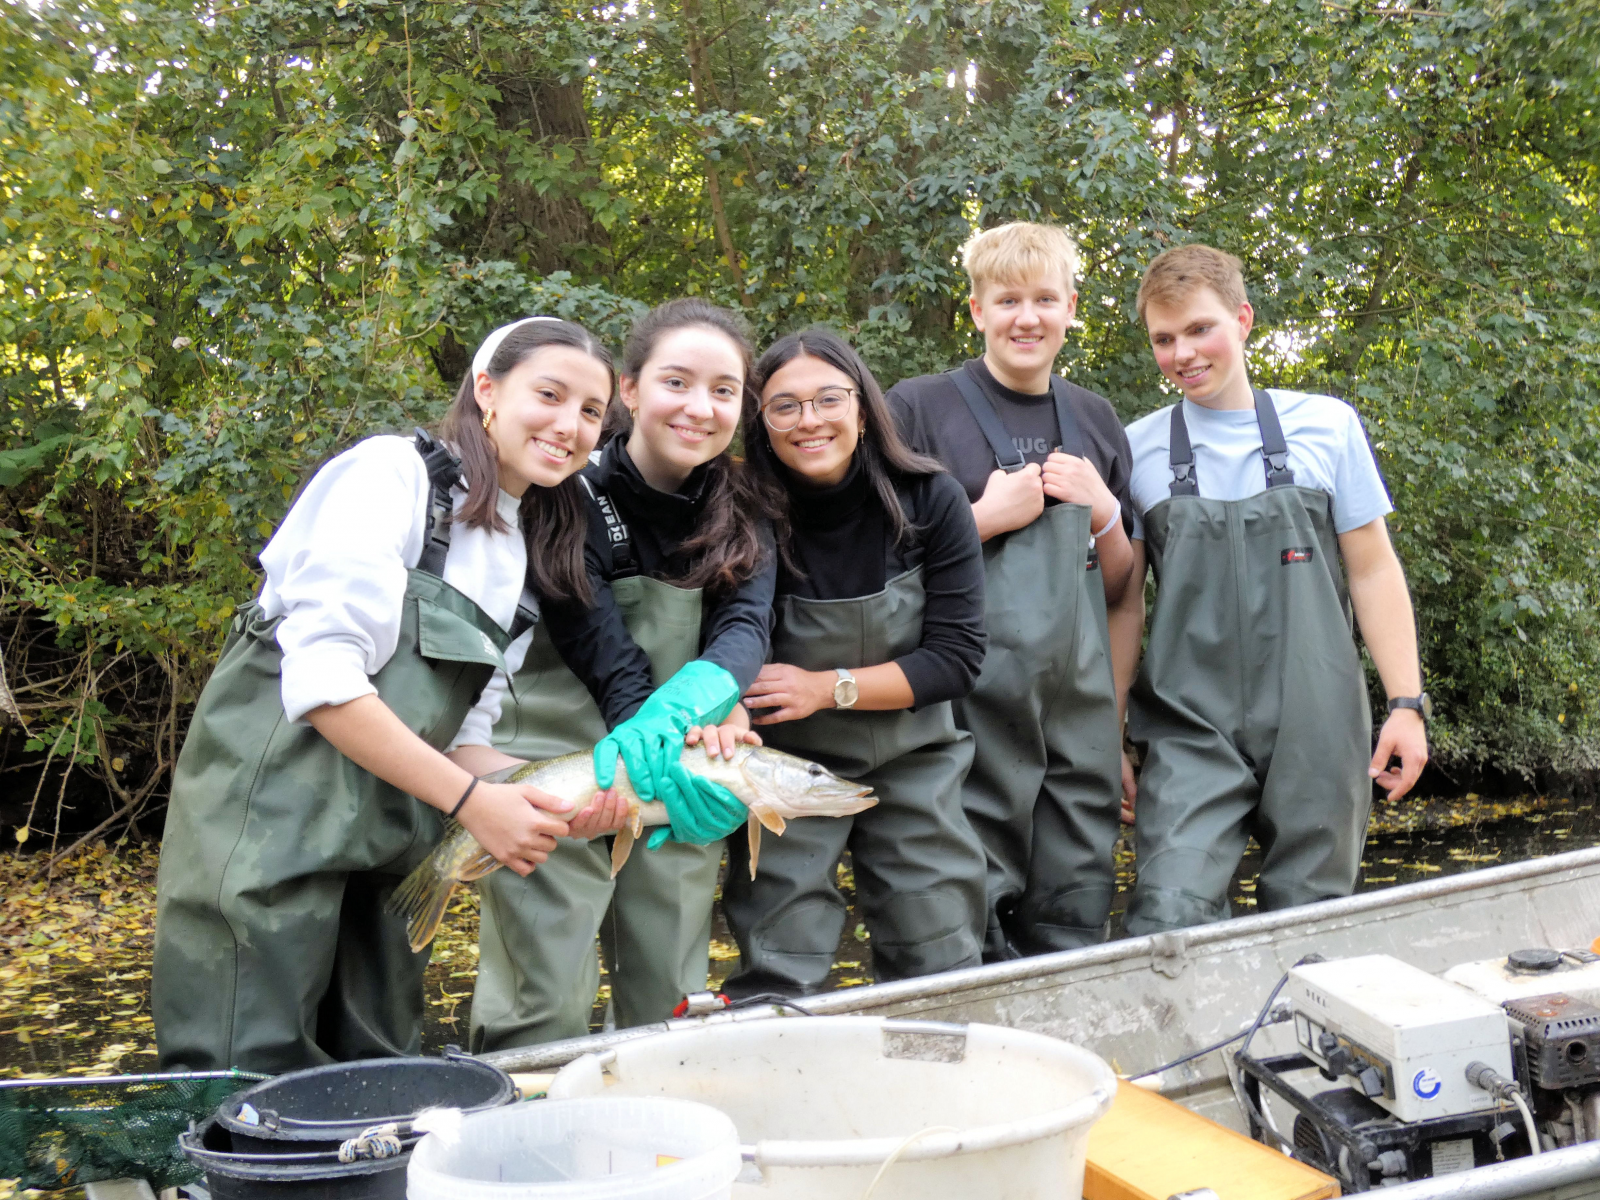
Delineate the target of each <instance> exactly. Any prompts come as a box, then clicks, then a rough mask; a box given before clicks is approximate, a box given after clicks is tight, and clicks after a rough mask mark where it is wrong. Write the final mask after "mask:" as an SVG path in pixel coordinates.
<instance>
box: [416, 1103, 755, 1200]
mask: <svg viewBox="0 0 1600 1200" xmlns="http://www.w3.org/2000/svg"><path fill="white" fill-rule="evenodd" d="M738 1173H739V1139H738V1134H736V1133H735V1132H734V1127H733V1122H732V1121H730V1120H729V1119H728V1118H727V1117H726V1116H724V1115H723V1114H722V1113H720V1112H718V1111H717V1110H716V1109H714V1108H708V1107H706V1106H705V1105H704V1104H693V1103H691V1102H689V1101H687V1100H671V1099H663V1098H661V1097H651V1098H648V1099H646V1098H627V1097H621V1096H615V1097H613V1096H607V1097H596V1098H593V1099H586V1100H561V1101H556V1100H537V1101H532V1102H530V1103H526V1104H514V1105H512V1106H510V1107H509V1108H500V1109H496V1110H494V1111H493V1112H486V1113H480V1114H477V1115H475V1116H471V1117H467V1118H466V1119H465V1120H463V1121H462V1122H461V1125H460V1128H459V1131H458V1132H457V1133H455V1135H454V1136H450V1135H447V1134H446V1133H444V1132H438V1133H430V1134H429V1135H428V1136H427V1137H425V1138H423V1139H422V1140H421V1141H420V1142H418V1143H417V1147H416V1149H415V1150H414V1151H413V1152H412V1154H411V1164H410V1166H409V1167H407V1169H406V1196H407V1200H723V1198H725V1197H727V1196H728V1195H729V1188H730V1187H731V1185H732V1183H733V1177H734V1176H735V1175H737V1174H738Z"/></svg>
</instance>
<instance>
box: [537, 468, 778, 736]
mask: <svg viewBox="0 0 1600 1200" xmlns="http://www.w3.org/2000/svg"><path fill="white" fill-rule="evenodd" d="M583 473H584V474H585V475H586V476H588V478H589V479H591V480H592V481H593V482H594V484H595V486H596V487H598V488H599V489H600V490H601V491H603V492H605V493H606V494H607V495H608V496H609V497H610V498H611V502H612V504H614V505H615V506H616V511H617V514H618V515H619V516H620V517H621V518H622V520H623V521H624V522H625V523H626V524H627V526H628V533H629V535H630V541H631V543H632V546H633V552H634V554H635V555H636V556H637V560H638V564H639V568H640V570H641V572H642V573H643V574H645V575H648V576H650V577H651V578H652V579H661V580H664V581H666V582H668V583H671V582H672V581H673V580H675V579H681V578H682V577H683V576H684V575H686V574H688V572H689V571H690V569H692V567H693V566H694V563H693V561H692V560H690V558H689V557H688V556H687V555H685V554H684V553H683V551H682V549H681V547H682V545H683V543H684V542H685V541H687V540H688V539H689V538H690V537H692V536H693V535H694V531H695V528H696V526H697V525H698V524H699V521H700V513H701V510H702V509H703V508H704V507H705V502H706V499H707V496H706V493H707V491H708V490H709V489H708V487H707V480H706V475H707V472H706V468H705V467H697V468H695V470H694V471H693V472H691V473H690V475H689V478H688V479H686V480H685V481H684V484H683V486H682V487H680V488H679V489H678V490H677V491H676V492H673V493H671V494H670V495H669V494H667V493H665V492H658V491H656V490H655V489H654V488H652V487H651V486H650V485H649V484H647V483H646V482H645V481H644V477H643V476H642V475H640V474H639V468H638V467H636V466H634V463H633V459H632V458H631V457H629V455H628V450H627V445H626V439H625V438H621V437H618V438H614V439H612V440H611V441H610V442H608V443H607V444H606V448H605V450H604V452H603V453H602V454H601V456H600V461H599V463H597V464H594V465H591V466H587V467H585V468H584V469H583ZM585 507H586V508H587V509H588V511H589V530H588V538H587V541H586V543H585V545H584V561H585V564H586V565H587V567H588V574H589V586H590V587H591V588H592V589H593V590H594V594H595V603H594V606H593V607H592V608H586V607H585V606H584V605H582V604H579V603H578V602H577V601H574V600H565V601H549V600H546V601H544V604H543V609H544V623H545V628H546V629H547V630H548V631H549V634H550V641H551V642H552V644H554V646H555V648H556V651H557V652H558V653H559V654H560V655H561V658H562V660H563V661H564V662H565V663H566V664H567V666H568V667H569V668H571V670H572V673H573V674H574V675H576V676H577V677H578V678H579V679H581V680H582V681H583V685H584V686H585V687H587V688H588V689H589V694H590V695H592V696H593V697H594V698H595V703H597V704H598V705H599V706H600V713H601V715H602V716H604V717H605V722H606V728H608V729H615V728H616V727H617V726H618V725H620V724H621V723H622V722H623V721H625V720H627V719H628V718H629V717H631V716H633V714H634V713H636V712H638V711H639V706H640V705H641V704H643V703H644V702H645V701H646V700H648V699H649V698H650V693H651V692H653V691H655V680H654V678H653V676H652V675H651V672H650V659H649V657H648V656H647V655H646V654H645V652H644V651H643V650H641V649H640V648H639V644H638V643H637V642H635V641H634V640H633V635H632V634H630V633H629V632H628V627H627V625H625V624H624V623H623V620H622V612H621V610H620V609H618V607H617V602H616V599H615V598H614V597H613V596H612V594H611V587H610V585H609V584H608V583H607V582H606V580H607V578H608V577H609V572H610V570H611V561H612V560H611V536H610V533H609V532H608V530H607V527H606V522H605V517H604V516H603V515H602V514H601V512H600V510H599V508H598V507H596V505H595V504H594V503H593V502H590V503H589V504H587V505H585ZM763 525H765V521H763ZM767 536H768V537H770V532H768V534H767ZM776 559H777V555H776V553H769V554H768V555H767V558H766V561H765V562H764V563H763V564H762V566H761V568H760V569H759V570H758V571H757V572H756V573H755V575H753V576H752V577H751V578H749V579H747V580H746V581H745V582H744V583H743V584H741V585H740V586H739V587H738V588H737V589H735V590H734V591H733V592H731V593H729V594H727V595H725V596H723V597H722V598H721V599H720V600H718V601H717V602H716V603H714V604H713V603H712V602H711V601H710V600H709V599H708V600H707V602H706V604H705V607H704V610H703V615H702V616H701V618H700V657H701V658H704V659H706V660H707V661H708V662H714V663H716V664H717V665H718V666H719V667H722V668H723V669H724V670H726V671H727V672H728V673H729V674H731V675H732V676H733V677H734V678H735V679H736V680H738V682H739V690H740V691H741V692H742V691H744V689H745V688H747V687H749V686H750V685H751V683H753V682H754V681H755V677H756V675H757V674H758V673H759V672H760V670H761V664H762V663H764V662H765V661H766V658H767V639H768V635H769V633H770V631H771V629H772V589H773V585H774V584H775V583H776V581H777V574H778V572H777V563H776Z"/></svg>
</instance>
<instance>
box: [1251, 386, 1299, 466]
mask: <svg viewBox="0 0 1600 1200" xmlns="http://www.w3.org/2000/svg"><path fill="white" fill-rule="evenodd" d="M1254 391H1255V398H1256V424H1258V425H1260V426H1261V458H1262V461H1263V463H1264V465H1265V466H1266V470H1267V486H1268V487H1269V488H1275V487H1287V486H1289V485H1290V484H1292V483H1293V482H1294V472H1293V471H1291V470H1290V469H1289V444H1288V443H1287V442H1285V441H1284V440H1283V426H1282V425H1280V424H1279V423H1278V410H1277V408H1276V407H1274V406H1273V403H1272V397H1271V396H1269V395H1267V393H1266V392H1264V391H1263V390H1262V389H1260V388H1255V389H1254Z"/></svg>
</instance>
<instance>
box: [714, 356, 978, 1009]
mask: <svg viewBox="0 0 1600 1200" xmlns="http://www.w3.org/2000/svg"><path fill="white" fill-rule="evenodd" d="M751 393H752V394H751V395H750V397H749V398H748V399H747V401H746V403H747V405H748V406H749V416H748V418H747V420H746V423H745V428H746V430H747V434H746V438H747V441H746V446H745V449H746V454H747V455H748V458H749V463H750V467H751V470H752V471H753V472H754V474H755V476H756V478H757V480H759V481H760V482H761V483H762V484H763V485H764V486H765V487H766V488H767V490H768V491H769V494H770V496H771V502H772V504H773V506H774V508H775V509H776V510H777V511H778V512H779V513H780V516H779V517H778V519H777V520H776V522H775V525H776V529H777V537H778V547H779V552H780V553H779V565H778V589H777V598H776V601H775V603H774V617H775V621H774V628H773V634H772V655H771V657H772V660H773V661H772V662H770V663H768V664H767V665H766V666H765V667H763V668H762V671H761V673H760V675H759V676H757V678H756V681H755V683H753V684H752V685H751V686H750V687H749V688H747V689H746V690H745V694H744V703H745V707H746V708H748V709H749V710H751V712H752V713H753V714H754V724H755V725H756V726H757V728H758V729H759V731H760V733H761V735H762V736H763V737H764V738H765V739H766V741H767V742H768V743H769V744H770V745H773V746H777V747H779V748H781V749H785V750H789V751H792V752H793V753H796V754H802V755H804V756H805V757H807V758H812V759H816V760H817V761H819V762H821V763H824V764H825V765H827V766H828V767H830V768H831V769H832V770H834V771H836V772H837V773H839V774H840V775H843V776H846V777H848V778H852V779H858V780H860V781H861V782H862V783H866V784H870V785H871V786H872V787H873V789H874V790H875V792H876V795H877V797H878V804H877V806H876V807H874V808H870V809H868V810H867V811H865V812H863V813H861V814H859V815H857V816H855V817H853V818H848V817H847V818H840V819H838V820H833V821H797V822H793V823H791V824H790V825H789V828H788V830H787V831H786V832H785V833H784V835H783V836H782V837H781V838H775V839H774V838H768V839H766V840H765V842H764V843H763V846H762V849H761V855H760V860H759V866H760V870H759V872H757V873H755V878H754V879H752V878H751V874H752V872H751V870H750V866H751V864H750V862H749V854H748V850H747V849H746V847H745V846H744V844H743V843H741V842H740V841H739V839H733V840H731V841H730V842H729V863H728V876H727V879H726V881H725V882H724V884H723V906H724V909H725V911H726V913H727V917H728V924H729V926H730V927H731V928H732V930H733V933H734V936H735V937H736V938H737V940H738V943H739V949H740V952H741V965H740V969H739V971H738V973H737V974H736V975H734V976H733V977H732V978H730V979H729V980H728V981H727V983H726V984H724V990H725V991H726V992H727V993H728V994H729V995H730V996H734V997H735V998H737V997H740V996H750V995H755V994H758V993H762V992H780V993H784V994H787V995H803V994H806V993H809V992H814V991H817V990H818V989H819V988H820V987H821V986H822V985H823V983H824V982H825V981H826V979H827V976H828V972H829V970H830V968H831V967H832V964H833V955H834V949H835V947H836V946H837V945H838V941H839V934H840V932H841V930H842V928H843V925H844V919H845V902H844V899H843V898H842V897H841V895H840V893H839V890H838V888H837V887H836V886H835V882H834V881H835V867H836V864H837V863H838V862H839V859H840V856H841V855H842V854H843V853H844V851H845V850H846V849H847V848H848V849H849V850H850V852H851V855H852V859H853V862H854V869H855V883H856V897H857V901H858V903H859V905H860V911H861V913H862V915H863V918H864V920H865V923H866V926H867V929H868V930H869V931H870V933H871V942H872V954H873V969H874V972H875V974H876V976H877V978H878V979H879V980H880V981H884V980H890V979H905V978H909V977H912V976H918V975H928V974H932V973H934V972H936V971H947V970H952V969H954V968H957V967H967V966H976V965H978V963H979V961H980V951H981V942H982V934H983V913H984V908H983V898H984V857H983V850H982V848H981V846H980V845H979V843H978V839H977V837H976V835H975V834H974V833H973V832H972V829H971V827H970V826H969V825H968V823H967V819H966V816H965V815H964V814H963V812H962V809H961V780H962V777H963V776H964V775H965V773H966V770H967V766H968V764H969V763H970V762H971V761H972V743H971V738H970V736H969V735H968V734H966V733H963V732H961V731H960V730H958V729H957V728H956V726H955V721H954V719H953V716H952V713H951V703H950V702H951V701H952V700H954V699H956V698H958V697H961V696H964V695H966V694H967V692H968V691H969V690H970V689H971V687H972V684H973V681H974V680H975V679H976V678H977V675H978V669H979V667H980V666H981V665H982V663H983V652H984V644H985V638H984V632H983V558H982V550H981V547H980V544H979V541H978V531H977V526H976V525H975V524H974V522H973V518H972V506H971V505H970V504H969V503H967V500H966V494H965V493H964V492H963V491H962V489H961V486H960V485H959V484H957V483H956V482H955V480H953V479H951V478H950V476H948V475H946V474H945V473H944V472H943V471H942V470H941V469H940V467H939V464H938V463H937V462H935V461H934V460H933V459H930V458H924V457H922V456H921V455H918V454H915V453H913V452H912V451H911V450H910V449H908V448H907V447H906V445H905V443H904V442H903V441H902V440H901V438H900V435H899V433H898V431H897V430H896V429H895V426H894V422H893V420H892V418H891V417H890V414H889V409H888V406H887V404H886V402H885V401H884V398H883V394H882V392H881V391H880V390H879V388H878V384H877V381H876V380H874V379H873V377H872V373H871V372H870V371H868V370H867V367H866V364H865V363H863V362H862V361H861V358H860V356H859V355H857V354H856V352H855V351H854V350H853V349H852V348H851V347H850V346H849V344H848V343H846V342H845V341H844V340H843V339H842V338H840V337H839V336H838V335H837V334H834V333H832V332H829V331H828V330H823V329H813V330H807V331H805V332H804V333H798V334H791V335H789V336H788V337H785V338H783V339H782V340H781V341H779V342H778V343H777V344H776V345H774V346H773V347H772V348H771V349H769V350H768V351H767V352H766V353H765V354H764V355H762V357H761V360H760V361H759V362H758V363H757V364H756V366H755V369H754V371H752V373H751Z"/></svg>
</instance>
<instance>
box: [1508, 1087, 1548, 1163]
mask: <svg viewBox="0 0 1600 1200" xmlns="http://www.w3.org/2000/svg"><path fill="white" fill-rule="evenodd" d="M1511 1102H1512V1103H1513V1104H1515V1105H1516V1106H1517V1108H1519V1109H1520V1110H1521V1111H1522V1124H1523V1127H1524V1128H1525V1129H1527V1131H1528V1145H1529V1146H1531V1147H1533V1153H1535V1154H1543V1153H1544V1144H1543V1143H1542V1142H1541V1141H1540V1140H1539V1130H1538V1128H1537V1127H1536V1126H1535V1125H1534V1123H1533V1112H1532V1110H1531V1109H1529V1108H1528V1102H1527V1101H1526V1100H1524V1099H1523V1098H1522V1093H1521V1092H1512V1093H1511Z"/></svg>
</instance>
